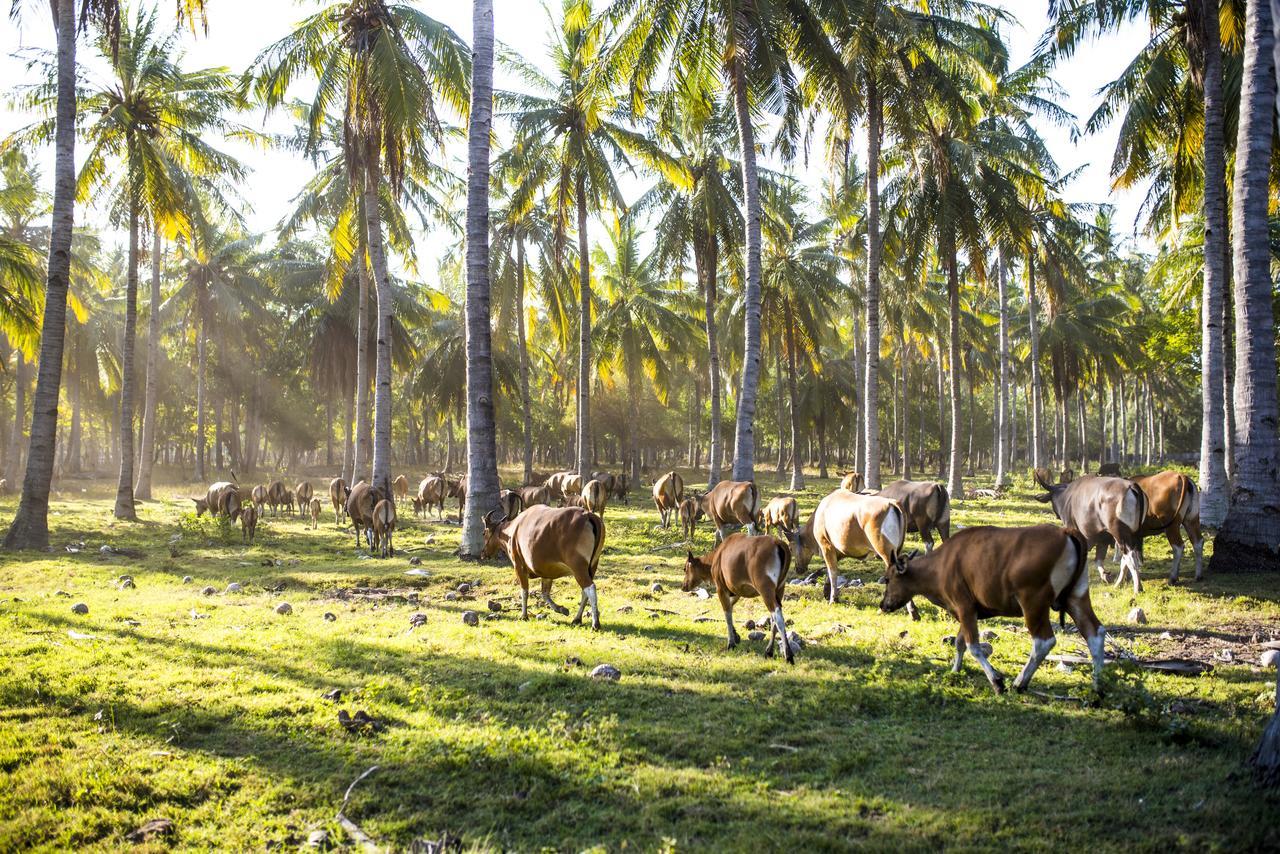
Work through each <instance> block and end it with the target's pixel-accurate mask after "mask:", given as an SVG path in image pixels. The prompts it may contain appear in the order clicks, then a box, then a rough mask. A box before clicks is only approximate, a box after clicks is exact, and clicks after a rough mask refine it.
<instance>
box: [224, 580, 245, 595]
mask: <svg viewBox="0 0 1280 854" xmlns="http://www.w3.org/2000/svg"><path fill="white" fill-rule="evenodd" d="M243 590H244V585H243V584H241V583H240V582H239V581H233V582H231V583H230V584H228V585H227V592H228V593H240V592H241V591H243Z"/></svg>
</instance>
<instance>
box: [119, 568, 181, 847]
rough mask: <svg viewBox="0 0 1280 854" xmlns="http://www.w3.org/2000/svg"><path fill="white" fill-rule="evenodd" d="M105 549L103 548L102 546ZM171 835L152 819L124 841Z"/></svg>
mask: <svg viewBox="0 0 1280 854" xmlns="http://www.w3.org/2000/svg"><path fill="white" fill-rule="evenodd" d="M104 548H105V546H104ZM172 833H173V821H172V820H170V819H167V818H153V819H151V820H150V821H148V822H147V823H146V824H144V825H142V827H139V828H137V829H136V830H133V831H130V832H129V833H127V834H125V837H124V838H125V839H126V840H128V841H129V842H133V843H135V844H136V843H140V842H150V841H151V840H152V839H155V838H156V837H159V836H169V835H170V834H172Z"/></svg>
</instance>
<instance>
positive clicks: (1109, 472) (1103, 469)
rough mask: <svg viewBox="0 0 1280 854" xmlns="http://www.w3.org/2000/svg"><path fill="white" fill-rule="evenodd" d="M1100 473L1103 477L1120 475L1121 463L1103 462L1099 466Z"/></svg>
mask: <svg viewBox="0 0 1280 854" xmlns="http://www.w3.org/2000/svg"><path fill="white" fill-rule="evenodd" d="M1098 474H1099V475H1102V476H1103V477H1120V464H1119V463H1103V464H1102V465H1100V466H1098Z"/></svg>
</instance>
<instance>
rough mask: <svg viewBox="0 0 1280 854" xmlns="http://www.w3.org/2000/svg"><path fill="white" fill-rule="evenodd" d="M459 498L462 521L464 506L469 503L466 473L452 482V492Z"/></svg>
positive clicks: (459, 512) (459, 511)
mask: <svg viewBox="0 0 1280 854" xmlns="http://www.w3.org/2000/svg"><path fill="white" fill-rule="evenodd" d="M450 494H451V495H453V496H454V497H455V498H457V499H458V521H459V522H461V521H462V508H463V506H464V505H466V503H467V476H466V475H465V474H464V475H463V476H462V477H460V478H458V479H457V480H456V481H454V482H453V484H452V492H451V493H450Z"/></svg>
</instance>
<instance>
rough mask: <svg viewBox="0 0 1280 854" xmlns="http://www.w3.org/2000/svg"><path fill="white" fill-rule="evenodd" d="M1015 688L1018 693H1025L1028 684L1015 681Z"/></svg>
mask: <svg viewBox="0 0 1280 854" xmlns="http://www.w3.org/2000/svg"><path fill="white" fill-rule="evenodd" d="M1013 690H1014V692H1015V693H1017V694H1025V693H1027V686H1026V685H1021V684H1019V683H1017V682H1014V683H1013Z"/></svg>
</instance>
